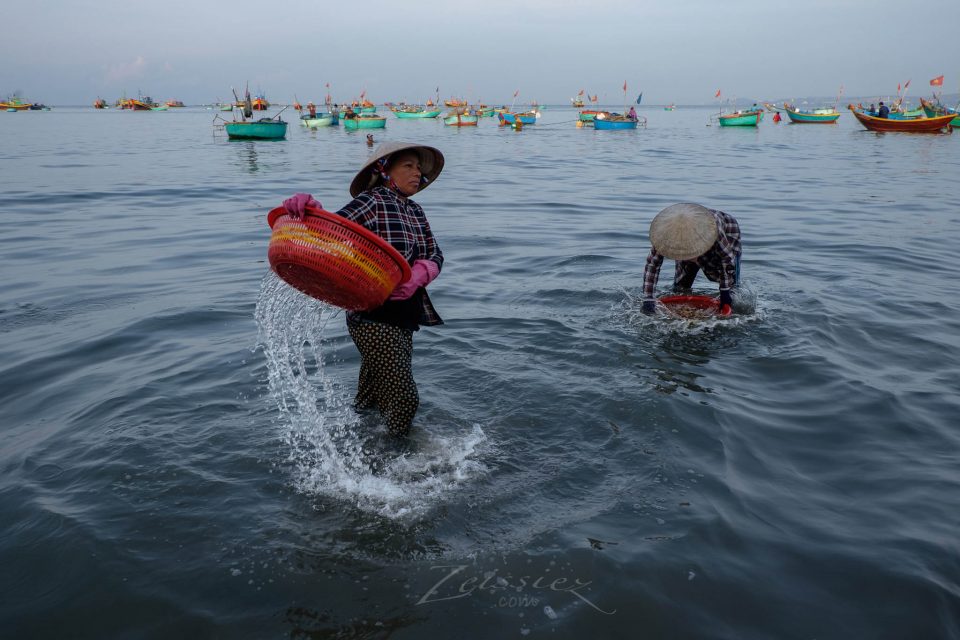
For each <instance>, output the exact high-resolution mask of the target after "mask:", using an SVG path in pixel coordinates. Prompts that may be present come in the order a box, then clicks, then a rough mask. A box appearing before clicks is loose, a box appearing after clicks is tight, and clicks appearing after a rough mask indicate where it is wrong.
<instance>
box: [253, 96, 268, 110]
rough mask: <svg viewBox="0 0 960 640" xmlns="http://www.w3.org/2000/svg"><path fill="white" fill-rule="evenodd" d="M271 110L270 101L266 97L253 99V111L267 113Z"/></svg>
mask: <svg viewBox="0 0 960 640" xmlns="http://www.w3.org/2000/svg"><path fill="white" fill-rule="evenodd" d="M269 108H270V101H269V100H267V98H266V96H257V97H256V98H254V99H253V110H254V111H266V110H267V109H269Z"/></svg>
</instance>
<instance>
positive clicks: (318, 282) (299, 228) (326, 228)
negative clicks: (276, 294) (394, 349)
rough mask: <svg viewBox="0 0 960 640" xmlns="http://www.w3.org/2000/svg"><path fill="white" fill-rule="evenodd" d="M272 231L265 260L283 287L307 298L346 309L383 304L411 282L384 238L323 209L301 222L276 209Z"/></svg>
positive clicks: (271, 219)
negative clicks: (285, 284) (401, 287)
mask: <svg viewBox="0 0 960 640" xmlns="http://www.w3.org/2000/svg"><path fill="white" fill-rule="evenodd" d="M267 223H268V224H269V225H270V228H271V229H273V235H272V236H271V237H270V247H269V249H268V250H267V258H268V259H269V260H270V268H271V269H273V270H274V272H275V273H276V274H277V275H278V276H280V277H281V278H282V279H283V280H284V281H285V282H286V283H287V284H289V285H290V286H292V287H294V288H295V289H299V290H300V291H302V292H303V293H305V294H307V295H308V296H310V297H313V298H317V299H318V300H323V301H324V302H328V303H330V304H332V305H335V306H337V307H342V308H343V309H347V310H349V311H366V310H369V309H374V308H376V307H379V306H380V305H381V304H383V303H384V302H385V301H386V300H387V297H389V295H390V294H391V293H392V292H393V290H394V289H395V288H396V287H397V285H398V284H400V283H402V282H405V281H407V280H409V279H410V265H408V264H407V261H406V260H405V259H404V257H403V256H402V255H400V253H399V252H398V251H397V250H396V249H394V248H393V247H392V246H390V244H388V243H387V242H386V241H385V240H383V238H381V237H380V236H378V235H376V234H375V233H373V232H371V231H369V230H367V229H365V228H363V227H362V226H360V225H358V224H356V223H354V222H350V221H349V220H347V219H346V218H344V217H342V216H338V215H336V214H335V213H330V212H329V211H324V210H323V209H316V208H311V209H308V210H307V212H306V215H305V216H304V218H303V219H302V220H295V219H293V218H291V217H290V216H289V215H287V211H286V209H284V208H283V207H277V208H276V209H274V210H273V211H271V212H270V213H269V214H268V215H267Z"/></svg>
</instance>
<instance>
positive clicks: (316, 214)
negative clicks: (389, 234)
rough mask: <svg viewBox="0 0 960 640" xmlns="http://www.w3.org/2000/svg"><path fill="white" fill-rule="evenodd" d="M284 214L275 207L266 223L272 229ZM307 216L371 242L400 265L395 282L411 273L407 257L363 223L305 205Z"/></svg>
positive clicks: (287, 214)
mask: <svg viewBox="0 0 960 640" xmlns="http://www.w3.org/2000/svg"><path fill="white" fill-rule="evenodd" d="M285 216H286V217H288V218H289V217H290V214H289V213H288V212H287V210H286V209H285V208H283V207H282V206H280V207H276V208H275V209H272V210H271V211H270V213H268V214H267V224H269V225H270V228H271V229H273V226H274V225H275V224H276V223H277V222H278V221H279V220H280V218H283V217H285ZM307 218H320V219H321V220H325V221H327V222H332V223H333V224H338V225H340V226H342V227H344V228H346V229H349V230H350V231H353V232H354V233H356V234H357V235H358V236H360V237H362V238H363V239H365V240H368V241H369V242H371V243H373V244H374V245H375V246H376V247H377V248H378V249H380V250H381V251H383V252H384V253H386V254H387V255H388V256H389V257H390V259H392V260H393V261H394V262H396V263H397V265H398V266H399V267H400V282H398V283H397V284H398V285H400V284H403V283H404V282H406V281H407V280H409V279H410V277H411V276H412V275H413V272H412V271H411V270H410V265H409V264H408V263H407V259H406V258H404V257H403V255H402V254H401V253H400V252H399V251H397V250H396V249H395V248H394V247H393V245H391V244H390V243H389V242H387V241H386V240H384V239H383V238H381V237H380V236H378V235H377V234H375V233H374V232H373V231H370V230H369V229H367V228H366V227H364V226H363V225H360V224H357V223H356V222H353V221H352V220H347V219H346V218H344V217H343V216H339V215H337V214H335V213H333V212H332V211H327V210H326V209H321V208H319V207H307V209H306V211H304V221H305V220H306V219H307ZM290 219H291V220H294V221H296V222H301V221H300V220H295V219H294V218H290Z"/></svg>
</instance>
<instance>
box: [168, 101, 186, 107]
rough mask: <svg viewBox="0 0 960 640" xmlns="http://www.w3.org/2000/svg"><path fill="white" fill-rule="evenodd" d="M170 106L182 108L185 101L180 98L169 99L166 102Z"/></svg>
mask: <svg viewBox="0 0 960 640" xmlns="http://www.w3.org/2000/svg"><path fill="white" fill-rule="evenodd" d="M165 104H166V105H167V106H168V107H175V108H180V107H182V106H183V103H182V102H181V101H179V100H167V102H166V103H165Z"/></svg>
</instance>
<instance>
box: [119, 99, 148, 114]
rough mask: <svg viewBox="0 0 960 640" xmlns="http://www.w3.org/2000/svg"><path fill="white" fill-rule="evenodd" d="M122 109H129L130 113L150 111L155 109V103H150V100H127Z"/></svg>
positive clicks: (121, 106)
mask: <svg viewBox="0 0 960 640" xmlns="http://www.w3.org/2000/svg"><path fill="white" fill-rule="evenodd" d="M120 108H121V109H129V110H130V111H150V110H151V109H153V102H152V101H150V98H141V99H138V100H135V99H133V98H127V99H126V100H124V101H123V103H122V104H121V105H120Z"/></svg>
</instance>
